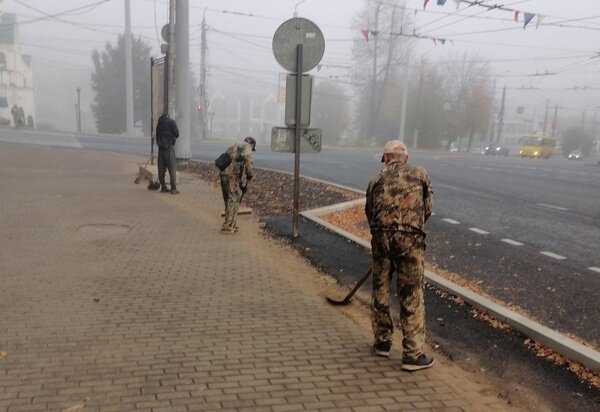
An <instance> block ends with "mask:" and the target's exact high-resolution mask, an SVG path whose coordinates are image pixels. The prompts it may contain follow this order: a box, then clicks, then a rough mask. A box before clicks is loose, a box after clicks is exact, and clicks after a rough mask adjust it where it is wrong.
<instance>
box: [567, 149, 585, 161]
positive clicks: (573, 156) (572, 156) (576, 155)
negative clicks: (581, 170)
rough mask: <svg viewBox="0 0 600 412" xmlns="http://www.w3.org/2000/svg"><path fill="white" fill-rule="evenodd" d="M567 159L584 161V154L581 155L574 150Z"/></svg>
mask: <svg viewBox="0 0 600 412" xmlns="http://www.w3.org/2000/svg"><path fill="white" fill-rule="evenodd" d="M567 159H569V160H581V159H583V153H581V152H580V151H579V150H574V151H572V152H571V153H569V155H568V156H567Z"/></svg>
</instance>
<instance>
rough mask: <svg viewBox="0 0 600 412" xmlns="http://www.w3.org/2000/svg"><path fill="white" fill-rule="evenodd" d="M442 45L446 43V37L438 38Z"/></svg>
mask: <svg viewBox="0 0 600 412" xmlns="http://www.w3.org/2000/svg"><path fill="white" fill-rule="evenodd" d="M438 40H439V41H440V43H442V45H444V44H446V39H438Z"/></svg>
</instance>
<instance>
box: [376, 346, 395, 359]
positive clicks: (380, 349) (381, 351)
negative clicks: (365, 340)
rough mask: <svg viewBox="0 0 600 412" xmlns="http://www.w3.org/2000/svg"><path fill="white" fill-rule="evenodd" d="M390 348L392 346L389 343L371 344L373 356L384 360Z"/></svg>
mask: <svg viewBox="0 0 600 412" xmlns="http://www.w3.org/2000/svg"><path fill="white" fill-rule="evenodd" d="M391 347H392V344H391V343H390V342H377V343H375V344H373V352H375V354H376V355H377V356H383V357H385V358H389V357H390V348H391Z"/></svg>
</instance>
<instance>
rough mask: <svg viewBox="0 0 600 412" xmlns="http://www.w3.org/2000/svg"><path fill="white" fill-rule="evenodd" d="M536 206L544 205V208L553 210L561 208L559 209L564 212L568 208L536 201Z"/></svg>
mask: <svg viewBox="0 0 600 412" xmlns="http://www.w3.org/2000/svg"><path fill="white" fill-rule="evenodd" d="M536 206H540V207H545V208H548V209H554V210H561V211H563V212H566V211H567V210H569V209H567V208H566V207H560V206H554V205H549V204H547V203H536Z"/></svg>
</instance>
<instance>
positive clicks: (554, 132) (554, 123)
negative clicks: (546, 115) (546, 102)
mask: <svg viewBox="0 0 600 412" xmlns="http://www.w3.org/2000/svg"><path fill="white" fill-rule="evenodd" d="M557 115H558V105H557V104H555V105H554V119H552V138H553V139H554V137H555V136H556V120H557V119H556V117H557Z"/></svg>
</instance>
